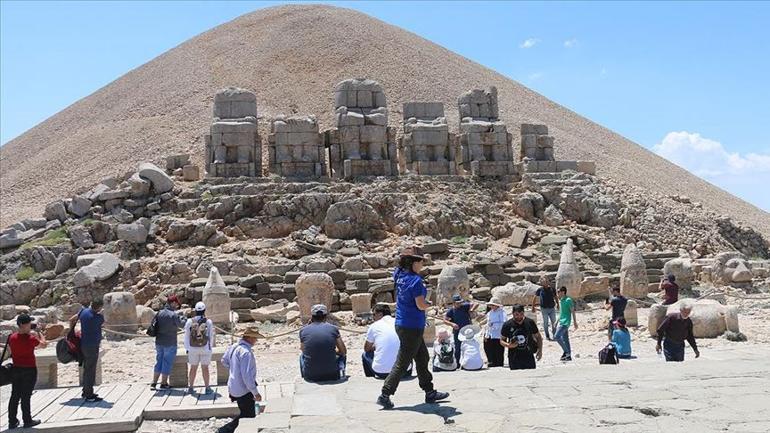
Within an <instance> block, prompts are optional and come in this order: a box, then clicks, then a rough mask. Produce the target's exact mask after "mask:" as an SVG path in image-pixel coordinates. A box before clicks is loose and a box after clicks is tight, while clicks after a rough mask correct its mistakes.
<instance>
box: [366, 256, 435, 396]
mask: <svg viewBox="0 0 770 433" xmlns="http://www.w3.org/2000/svg"><path fill="white" fill-rule="evenodd" d="M422 267H423V256H422V255H420V254H419V251H417V249H416V248H415V247H410V248H406V249H405V250H404V251H402V252H401V258H400V260H399V264H398V268H396V270H395V271H394V272H393V279H394V281H395V285H396V334H398V339H399V341H400V342H401V345H400V347H399V349H398V355H397V356H396V363H395V364H394V365H393V368H392V369H391V370H390V374H388V377H386V378H385V383H384V384H383V386H382V393H381V394H380V396H379V397H378V398H377V403H378V404H379V405H380V406H382V407H383V408H385V409H392V408H393V402H392V401H391V400H390V396H391V395H393V394H395V393H396V389H397V388H398V384H399V383H400V382H401V378H402V377H404V373H405V372H406V370H407V369H408V368H409V365H410V364H411V363H412V361H414V362H415V368H416V370H417V378H418V381H419V383H420V388H422V390H423V391H425V402H426V403H436V402H438V401H439V400H444V399H446V398H447V397H449V393H447V392H439V391H436V390H435V389H434V388H433V375H432V374H431V372H430V370H429V369H428V363H430V355H429V354H428V348H427V347H426V346H425V340H423V333H424V332H425V310H427V309H428V308H430V306H431V303H430V302H429V301H428V300H427V299H426V297H427V295H428V290H427V289H426V287H425V283H424V282H423V281H422V277H421V276H420V271H421V270H422Z"/></svg>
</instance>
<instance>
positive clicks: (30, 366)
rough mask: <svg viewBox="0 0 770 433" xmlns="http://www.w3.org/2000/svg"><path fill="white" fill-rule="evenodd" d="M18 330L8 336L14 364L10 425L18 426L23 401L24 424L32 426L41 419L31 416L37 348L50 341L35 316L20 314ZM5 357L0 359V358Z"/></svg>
mask: <svg viewBox="0 0 770 433" xmlns="http://www.w3.org/2000/svg"><path fill="white" fill-rule="evenodd" d="M16 324H17V325H18V326H19V329H18V331H16V332H14V333H13V334H11V335H10V336H9V337H8V340H6V345H7V346H8V350H10V351H11V359H12V361H13V367H11V398H10V400H8V428H9V429H13V428H16V427H18V426H19V419H18V418H17V417H16V416H17V414H18V413H19V412H18V411H19V403H21V418H22V420H23V421H24V427H25V428H27V427H33V426H36V425H38V424H40V420H37V419H32V408H31V405H30V401H31V399H32V390H34V389H35V383H36V382H37V361H36V360H35V349H36V348H38V347H40V348H44V347H46V346H47V345H48V343H47V342H46V341H45V337H44V336H43V334H41V333H40V332H38V331H37V330H36V328H37V327H36V326H35V325H36V324H35V323H33V322H32V317H30V316H29V315H27V314H20V315H19V317H17V318H16ZM2 361H3V360H2V359H0V362H2Z"/></svg>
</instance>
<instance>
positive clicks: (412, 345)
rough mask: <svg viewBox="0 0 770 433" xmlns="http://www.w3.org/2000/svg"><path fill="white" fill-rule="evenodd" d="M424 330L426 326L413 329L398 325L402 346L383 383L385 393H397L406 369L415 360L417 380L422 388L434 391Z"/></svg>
mask: <svg viewBox="0 0 770 433" xmlns="http://www.w3.org/2000/svg"><path fill="white" fill-rule="evenodd" d="M423 332H425V328H421V329H413V328H402V327H400V326H396V334H397V335H398V340H399V341H400V342H401V347H399V349H398V357H397V358H396V363H395V364H393V368H392V369H391V370H390V374H388V377H386V378H385V383H384V384H383V385H382V394H383V395H393V394H395V393H396V389H397V388H398V384H399V383H400V382H401V378H403V377H404V373H406V370H407V369H409V366H410V365H411V364H412V361H414V365H415V368H416V369H417V380H418V381H419V382H420V388H422V390H423V391H425V392H431V391H433V375H432V374H431V373H430V370H429V369H428V364H429V363H430V355H428V348H427V347H426V346H425V341H423V339H422V334H423Z"/></svg>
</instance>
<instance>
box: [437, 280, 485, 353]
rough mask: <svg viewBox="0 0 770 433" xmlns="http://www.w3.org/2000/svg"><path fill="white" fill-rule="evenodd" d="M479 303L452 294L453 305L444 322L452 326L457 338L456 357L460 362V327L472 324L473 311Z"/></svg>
mask: <svg viewBox="0 0 770 433" xmlns="http://www.w3.org/2000/svg"><path fill="white" fill-rule="evenodd" d="M478 306H479V304H476V303H471V302H466V301H465V300H463V297H462V296H460V295H459V294H455V295H453V296H452V307H451V308H450V309H449V310H447V312H446V316H445V317H444V323H446V324H447V325H449V326H451V327H452V334H453V336H454V339H455V358H456V359H457V363H458V364H459V363H460V352H461V350H462V349H461V347H460V345H461V344H460V343H461V342H460V338H459V336H460V329H462V328H463V327H464V326H467V325H470V324H471V313H472V312H474V311H476V308H478Z"/></svg>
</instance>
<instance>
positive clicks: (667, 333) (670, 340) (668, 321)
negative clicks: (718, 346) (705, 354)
mask: <svg viewBox="0 0 770 433" xmlns="http://www.w3.org/2000/svg"><path fill="white" fill-rule="evenodd" d="M690 312H692V307H691V306H689V305H684V304H683V305H682V306H680V307H679V312H678V313H674V314H669V315H667V316H666V318H665V319H664V320H663V323H661V324H660V326H659V327H658V332H657V333H658V344H657V345H656V346H655V351H656V352H658V353H660V352H661V350H662V351H663V355H664V356H665V357H666V361H675V362H682V361H684V342H685V341H687V342H688V343H690V347H692V351H693V352H695V357H696V358H698V357H700V351H699V350H698V345H697V344H696V343H695V335H693V333H692V319H690ZM661 343H663V344H662V345H661Z"/></svg>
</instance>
